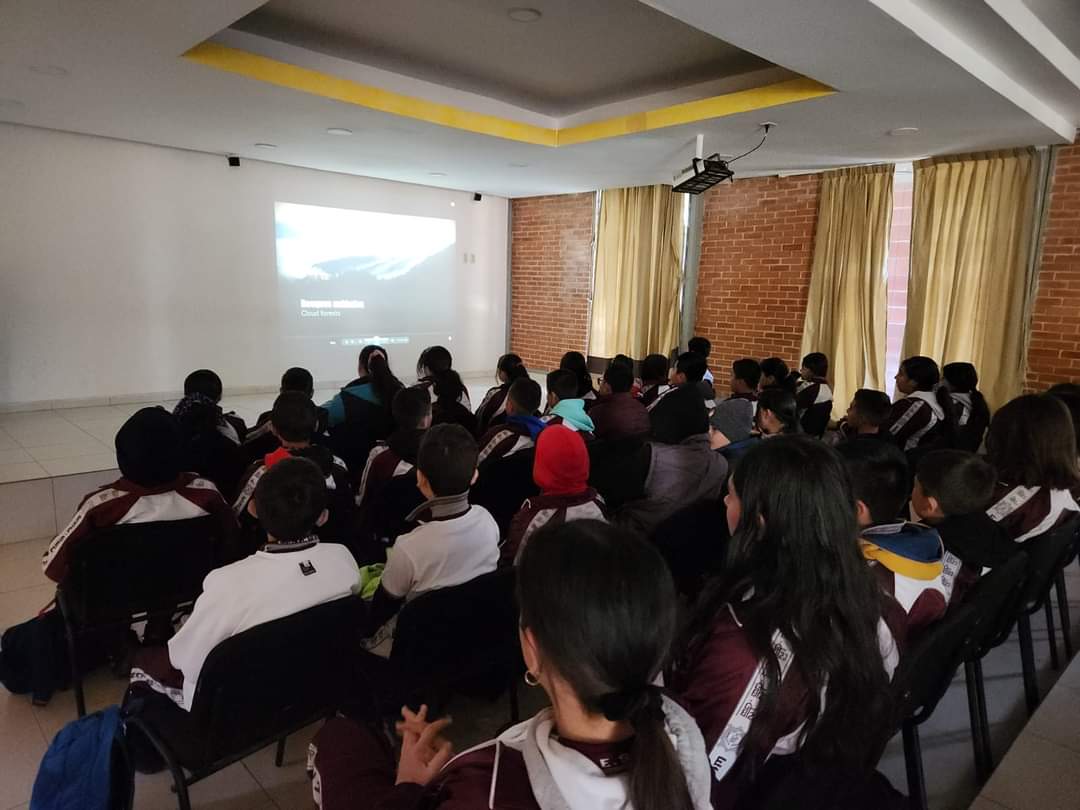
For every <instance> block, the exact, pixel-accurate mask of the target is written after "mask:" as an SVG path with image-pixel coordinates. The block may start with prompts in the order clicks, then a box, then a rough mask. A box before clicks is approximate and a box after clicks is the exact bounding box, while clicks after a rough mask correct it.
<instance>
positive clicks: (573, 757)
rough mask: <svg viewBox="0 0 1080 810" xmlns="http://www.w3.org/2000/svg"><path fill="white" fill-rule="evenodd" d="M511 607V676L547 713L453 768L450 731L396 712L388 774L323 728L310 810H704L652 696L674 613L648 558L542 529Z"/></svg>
mask: <svg viewBox="0 0 1080 810" xmlns="http://www.w3.org/2000/svg"><path fill="white" fill-rule="evenodd" d="M518 602H519V603H520V608H521V622H520V623H521V649H522V654H523V656H524V659H525V663H526V666H527V667H528V671H527V672H526V676H525V677H526V680H527V682H528V683H529V684H532V685H535V686H537V687H539V688H541V689H543V690H544V692H546V693H547V696H548V699H549V700H550V702H551V707H550V708H544V709H542V710H541V711H540V712H539V713H538V714H537V715H535V716H534V717H531V718H529V719H528V720H526V721H524V722H522V723H518V724H517V725H515V726H512V727H511V728H509V729H507V730H506V731H504V732H503V733H502V734H500V735H499V736H498V737H497V738H495V739H494V740H491V741H490V742H487V743H484V744H483V745H479V746H477V747H475V748H472V749H470V750H469V751H467V752H465V753H463V754H461V755H460V756H458V757H457V758H456V759H453V760H451V759H450V755H451V747H450V744H449V743H448V742H446V741H445V740H443V739H442V737H441V736H440V734H441V732H442V730H443V729H445V728H446V726H447V725H448V724H449V722H450V720H449V719H448V718H446V719H442V720H437V721H435V722H433V723H432V722H428V719H427V713H426V711H425V708H426V707H424V708H421V710H420V712H419V713H418V714H413V713H412V712H410V711H407V710H406V711H405V712H403V719H404V722H402V723H399V724H398V731H399V734H401V735H402V736H403V744H402V748H401V756H400V760H399V762H398V763H397V764H396V768H395V763H394V761H393V759H392V755H391V754H390V747H389V746H388V745H386V742H385V741H384V740H380V739H379V734H378V732H376V731H375V730H374V729H369V728H366V727H364V726H360V725H357V724H356V723H354V722H353V721H352V720H348V719H345V718H336V719H333V720H330V721H328V722H327V724H326V725H325V726H324V727H323V728H322V729H321V730H320V731H319V732H318V733H317V734H316V735H315V739H314V741H313V742H312V745H311V758H310V760H309V761H310V763H311V766H310V769H311V771H312V772H313V780H312V787H313V792H314V794H315V803H316V805H318V806H319V807H321V808H322V810H351V808H355V807H358V806H361V805H362V806H363V807H365V808H370V810H390V808H405V807H410V808H412V807H424V808H430V810H436V808H439V810H478V808H481V807H485V808H486V807H498V808H520V810H535V809H536V808H541V807H544V808H552V809H553V810H554V808H559V810H570V809H571V808H575V809H576V810H585V809H586V808H589V810H593V809H597V810H599V809H601V808H602V809H603V810H610V809H611V808H624V807H625V808H627V809H628V810H629V808H633V810H709V807H710V805H709V761H708V759H707V758H706V754H705V747H704V744H703V743H702V740H701V733H700V732H699V731H698V729H697V726H696V725H695V724H694V722H693V720H692V719H691V718H690V717H689V716H688V715H687V714H686V712H684V711H683V709H681V708H680V707H679V705H678V704H677V703H676V702H675V701H673V700H670V699H669V698H667V697H665V696H664V694H663V692H662V691H661V690H660V689H659V688H657V687H655V686H652V684H653V683H654V682H655V680H656V677H657V675H658V674H659V672H660V668H661V667H662V666H663V662H664V660H665V658H666V657H667V653H668V650H669V648H670V645H671V639H672V636H673V634H674V631H675V625H676V606H677V601H676V599H675V591H674V588H673V587H672V583H671V577H670V575H669V574H668V573H667V571H666V570H665V568H664V561H663V560H662V559H661V558H660V555H659V554H658V553H657V551H656V550H655V549H654V548H652V547H651V546H650V545H649V544H648V543H646V542H645V541H643V540H641V539H639V538H637V537H634V536H632V535H631V536H626V535H623V534H621V533H619V532H618V531H616V530H615V529H612V528H611V527H609V526H605V525H604V524H602V523H598V522H596V521H587V520H578V521H574V522H572V523H564V524H560V525H558V526H550V527H545V528H544V529H542V530H541V531H540V532H538V533H537V535H536V537H535V539H534V540H533V541H532V542H530V543H529V544H528V546H527V547H526V549H525V551H524V553H523V554H522V555H521V561H520V564H519V566H518ZM395 770H396V775H395ZM360 797H363V799H362V802H361V801H360Z"/></svg>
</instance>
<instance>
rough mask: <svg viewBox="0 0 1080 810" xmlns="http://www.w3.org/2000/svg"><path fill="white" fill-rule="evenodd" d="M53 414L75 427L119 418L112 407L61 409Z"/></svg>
mask: <svg viewBox="0 0 1080 810" xmlns="http://www.w3.org/2000/svg"><path fill="white" fill-rule="evenodd" d="M53 413H54V414H56V415H57V416H59V417H60V418H62V419H66V420H67V421H68V422H71V423H72V424H73V425H81V424H83V423H84V422H93V421H95V420H101V419H116V417H117V411H116V409H115V407H113V406H112V405H98V406H96V407H93V408H61V409H59V410H55V411H53ZM133 413H134V411H133Z"/></svg>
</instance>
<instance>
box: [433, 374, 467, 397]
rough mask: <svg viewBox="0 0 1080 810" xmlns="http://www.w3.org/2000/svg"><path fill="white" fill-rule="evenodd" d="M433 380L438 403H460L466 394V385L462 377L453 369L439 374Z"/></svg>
mask: <svg viewBox="0 0 1080 810" xmlns="http://www.w3.org/2000/svg"><path fill="white" fill-rule="evenodd" d="M433 379H434V384H433V385H432V389H433V390H434V392H435V401H436V402H442V403H450V402H458V401H459V400H460V399H461V397H462V396H463V395H464V394H465V383H463V382H462V381H461V375H460V374H458V373H457V372H456V371H454V370H453V369H452V368H448V369H445V370H443V371H439V372H437V373H436V374H435V375H434V377H433Z"/></svg>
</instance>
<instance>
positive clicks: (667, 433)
mask: <svg viewBox="0 0 1080 810" xmlns="http://www.w3.org/2000/svg"><path fill="white" fill-rule="evenodd" d="M695 356H698V355H695ZM649 419H650V421H651V423H652V440H651V441H650V442H649V443H648V444H647V445H646V446H645V448H644V449H643V453H644V454H646V455H647V457H648V462H647V464H646V465H643V469H645V479H644V483H643V485H642V491H643V493H644V494H643V497H641V498H639V499H637V500H632V501H630V502H629V503H627V504H625V505H624V506H623V507H622V509H621V510H620V511H619V514H618V522H619V523H620V524H622V525H624V526H628V527H631V528H634V529H637V530H638V531H641V532H642V533H643V534H648V533H649V532H650V531H652V530H653V529H655V528H656V527H657V526H658V525H659V524H660V523H662V522H663V521H664V520H665V519H666V518H668V517H670V516H671V515H673V514H675V512H677V511H679V510H680V509H682V508H683V507H686V506H692V505H693V504H696V503H699V502H701V501H706V500H709V499H713V500H715V499H717V498H719V497H720V492H721V489H722V488H723V485H724V478H725V477H726V476H727V472H728V465H727V461H726V460H725V459H724V457H723V456H722V455H720V454H719V453H717V452H715V451H714V450H713V449H712V448H711V447H710V446H709V417H708V415H707V413H706V412H705V403H704V402H703V401H702V399H701V394H700V393H699V391H698V390H697V387H696V386H693V385H684V386H681V387H679V388H676V389H674V390H673V391H671V392H670V393H668V394H666V395H665V396H664V399H663V407H658V408H655V409H654V410H653V411H652V412H651V413H650V414H649Z"/></svg>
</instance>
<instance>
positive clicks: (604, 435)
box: [589, 361, 649, 439]
mask: <svg viewBox="0 0 1080 810" xmlns="http://www.w3.org/2000/svg"><path fill="white" fill-rule="evenodd" d="M633 385H634V372H633V371H631V370H630V369H628V368H626V366H623V365H617V364H616V363H615V362H614V361H613V362H612V363H611V365H609V366H608V368H607V371H605V372H604V378H603V379H602V380H601V381H600V396H599V398H598V399H597V400H596V404H595V405H593V406H592V409H591V410H590V411H589V417H590V418H591V419H592V420H593V424H594V425H596V438H598V439H626V438H630V437H633V436H645V435H648V433H649V412H648V411H647V410H645V406H644V405H642V404H641V402H640V401H639V400H637V399H634V395H633V394H632V393H631V392H630V389H631V388H632V387H633Z"/></svg>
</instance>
